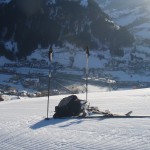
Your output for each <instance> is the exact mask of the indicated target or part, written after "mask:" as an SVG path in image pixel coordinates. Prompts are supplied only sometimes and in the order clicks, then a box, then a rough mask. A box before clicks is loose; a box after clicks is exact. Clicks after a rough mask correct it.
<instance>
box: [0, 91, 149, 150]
mask: <svg viewBox="0 0 150 150" xmlns="http://www.w3.org/2000/svg"><path fill="white" fill-rule="evenodd" d="M78 96H79V98H82V99H85V95H78ZM63 97H64V96H55V97H51V98H50V116H52V115H53V111H54V106H56V105H57V104H58V102H59V101H60V99H62V98H63ZM89 102H90V104H91V106H99V108H100V109H101V110H106V109H107V110H108V109H109V110H111V111H112V112H114V113H122V114H123V113H126V112H128V111H130V110H132V111H133V114H132V115H134V116H140V115H144V116H148V117H147V118H143V119H141V118H134V119H133V118H132V119H131V118H126V119H123V118H122V119H121V118H120V119H104V118H102V119H100V118H99V119H63V120H60V119H56V120H54V119H51V120H49V121H45V120H44V118H45V115H46V103H47V98H46V97H45V98H36V99H23V98H22V99H21V100H14V101H7V102H1V103H0V114H1V115H0V120H1V121H0V149H1V150H7V149H9V150H41V149H42V150H48V149H53V150H58V149H72V150H83V149H86V150H91V149H93V150H100V149H102V150H115V149H117V150H127V149H128V150H149V147H150V142H149V141H150V132H149V130H150V126H149V116H150V109H149V106H150V89H142V90H131V91H119V92H106V93H93V94H92V93H91V94H89Z"/></svg>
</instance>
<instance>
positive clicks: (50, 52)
mask: <svg viewBox="0 0 150 150" xmlns="http://www.w3.org/2000/svg"><path fill="white" fill-rule="evenodd" d="M52 54H53V49H52V46H50V48H49V52H48V57H49V62H50V63H49V75H48V78H49V81H48V100H47V118H46V120H49V117H48V116H49V97H50V82H51V68H50V67H51V66H50V64H51V63H52V59H53V55H52Z"/></svg>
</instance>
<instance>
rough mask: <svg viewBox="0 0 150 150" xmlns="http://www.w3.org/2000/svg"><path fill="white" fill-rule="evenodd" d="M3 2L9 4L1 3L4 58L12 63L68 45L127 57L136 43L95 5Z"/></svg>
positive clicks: (0, 46)
mask: <svg viewBox="0 0 150 150" xmlns="http://www.w3.org/2000/svg"><path fill="white" fill-rule="evenodd" d="M1 2H5V4H4V3H0V12H1V13H0V21H1V24H0V49H1V51H0V55H4V56H6V57H7V58H9V59H11V60H16V59H18V58H19V59H20V58H24V57H26V56H29V55H30V54H31V53H32V52H33V51H34V50H35V49H36V48H37V47H38V46H41V48H47V47H49V45H51V44H55V45H59V46H61V47H63V45H64V43H65V42H66V41H67V42H69V43H72V44H74V45H76V46H77V47H81V48H82V49H85V47H87V46H89V47H90V48H91V49H92V50H94V49H100V48H101V50H104V51H105V50H106V49H107V50H110V53H111V54H112V55H115V56H123V55H124V49H123V48H124V47H132V44H133V42H134V37H133V36H132V34H130V32H128V31H127V29H125V28H122V27H119V26H118V25H117V24H115V23H114V22H112V21H111V20H110V18H109V16H108V15H107V14H105V13H104V12H103V11H102V10H101V9H100V8H99V7H98V5H97V3H95V1H87V0H82V1H81V0H77V1H73V0H71V1H70V0H63V1H62V0H57V1H54V2H53V1H49V0H44V1H41V0H38V1H36V2H35V1H34V0H33V1H32V2H31V1H25V0H20V1H15V0H12V1H10V3H8V4H7V3H6V2H7V1H1ZM122 35H124V36H122ZM74 51H75V50H74Z"/></svg>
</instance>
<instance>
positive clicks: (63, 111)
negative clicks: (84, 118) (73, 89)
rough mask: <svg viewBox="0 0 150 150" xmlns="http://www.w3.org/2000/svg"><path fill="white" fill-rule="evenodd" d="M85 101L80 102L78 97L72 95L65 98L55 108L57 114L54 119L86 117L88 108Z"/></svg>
mask: <svg viewBox="0 0 150 150" xmlns="http://www.w3.org/2000/svg"><path fill="white" fill-rule="evenodd" d="M86 103H87V102H86V101H85V100H80V99H78V97H77V96H76V95H71V96H68V97H65V98H63V99H62V100H61V101H60V103H59V104H58V106H56V107H55V114H54V116H53V118H62V117H72V116H80V115H81V114H82V115H86V114H85V109H86V107H87V104H86Z"/></svg>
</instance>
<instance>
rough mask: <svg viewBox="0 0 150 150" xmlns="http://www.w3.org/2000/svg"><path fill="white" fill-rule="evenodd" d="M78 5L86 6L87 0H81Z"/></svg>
mask: <svg viewBox="0 0 150 150" xmlns="http://www.w3.org/2000/svg"><path fill="white" fill-rule="evenodd" d="M80 5H81V6H83V7H87V6H88V0H81V2H80Z"/></svg>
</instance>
